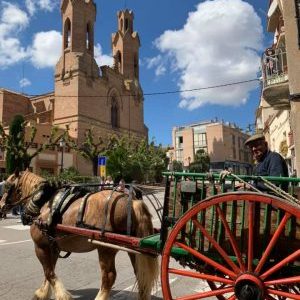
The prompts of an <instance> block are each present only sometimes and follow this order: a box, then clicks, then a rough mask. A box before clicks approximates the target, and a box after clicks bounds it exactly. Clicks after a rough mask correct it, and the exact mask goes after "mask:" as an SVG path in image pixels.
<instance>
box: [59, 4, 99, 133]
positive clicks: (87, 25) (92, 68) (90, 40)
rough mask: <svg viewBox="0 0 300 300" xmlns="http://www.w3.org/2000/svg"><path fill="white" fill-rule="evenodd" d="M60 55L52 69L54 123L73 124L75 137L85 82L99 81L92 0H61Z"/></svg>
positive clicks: (94, 12)
mask: <svg viewBox="0 0 300 300" xmlns="http://www.w3.org/2000/svg"><path fill="white" fill-rule="evenodd" d="M61 14H62V55H61V57H60V59H59V61H58V63H57V64H56V69H55V106H54V124H55V125H58V126H61V127H64V126H65V125H66V124H70V123H72V124H73V125H72V128H73V131H72V130H71V131H70V133H72V135H73V136H74V137H75V138H76V137H77V133H76V131H78V121H79V120H78V115H79V113H80V112H79V109H80V102H82V98H81V97H82V94H83V93H85V89H86V86H87V82H88V83H89V84H91V82H93V81H94V80H96V79H98V78H99V68H98V65H97V63H96V61H95V59H94V26H95V21H96V4H95V3H94V1H93V0H62V2H61Z"/></svg>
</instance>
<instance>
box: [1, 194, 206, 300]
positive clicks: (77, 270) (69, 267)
mask: <svg viewBox="0 0 300 300" xmlns="http://www.w3.org/2000/svg"><path fill="white" fill-rule="evenodd" d="M159 196H160V197H159V198H161V197H162V194H160V195H159ZM148 206H150V205H148ZM150 210H151V211H152V214H153V220H154V224H155V226H159V220H158V217H157V216H155V212H153V209H152V208H151V209H150ZM0 263H1V267H0V299H1V300H29V299H31V298H32V296H33V294H34V291H35V290H36V289H37V288H39V287H40V285H41V283H42V281H43V278H44V277H43V272H42V268H41V265H40V263H39V261H38V260H37V258H36V256H35V253H34V246H33V243H32V241H31V237H30V233H29V227H28V226H23V225H22V224H21V223H20V219H19V218H18V217H15V216H12V215H11V214H9V215H8V216H7V219H5V220H1V221H0ZM116 269H117V279H116V282H115V284H114V287H113V290H112V293H111V297H110V299H118V300H121V299H127V300H131V299H136V293H135V291H134V290H133V287H134V283H135V276H134V273H133V269H132V266H131V263H130V260H129V257H128V255H127V253H125V252H122V251H120V252H119V253H118V254H117V257H116ZM56 273H57V275H58V276H59V278H60V279H61V280H62V282H63V283H64V285H65V287H66V288H67V289H68V290H69V291H70V292H71V294H72V295H73V297H74V299H82V300H83V299H85V300H87V299H94V298H95V297H96V295H97V293H98V289H99V287H100V284H101V283H100V270H99V267H98V258H97V252H96V251H93V252H90V253H85V254H76V253H72V254H71V256H70V257H69V258H67V259H59V261H58V264H57V267H56ZM170 281H171V284H172V289H173V288H174V289H175V290H178V291H181V292H182V291H185V293H186V292H187V291H189V290H190V293H195V292H197V290H199V289H201V290H202V289H203V288H204V287H205V286H204V285H203V283H202V282H201V281H199V280H197V282H195V283H194V282H193V281H192V282H190V278H188V279H186V278H182V277H180V278H178V277H174V278H171V280H170ZM51 299H53V298H51ZM159 299H163V297H162V293H161V286H160V278H159V280H158V284H157V287H156V288H155V289H154V290H153V292H152V300H159Z"/></svg>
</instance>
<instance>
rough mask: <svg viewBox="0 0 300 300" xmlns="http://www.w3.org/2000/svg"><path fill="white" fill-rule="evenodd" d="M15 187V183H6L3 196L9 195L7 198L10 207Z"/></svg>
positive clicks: (6, 202) (6, 201)
mask: <svg viewBox="0 0 300 300" xmlns="http://www.w3.org/2000/svg"><path fill="white" fill-rule="evenodd" d="M14 187H15V184H14V183H9V182H6V183H5V185H4V193H3V194H5V193H6V194H7V196H6V198H5V204H6V205H10V204H11V202H12V199H11V195H12V193H13V190H14Z"/></svg>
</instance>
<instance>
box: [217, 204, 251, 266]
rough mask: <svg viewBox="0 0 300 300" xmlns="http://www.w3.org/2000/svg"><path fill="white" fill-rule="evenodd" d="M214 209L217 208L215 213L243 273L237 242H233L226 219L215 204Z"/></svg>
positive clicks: (233, 238)
mask: <svg viewBox="0 0 300 300" xmlns="http://www.w3.org/2000/svg"><path fill="white" fill-rule="evenodd" d="M216 208H217V213H218V215H219V217H220V218H221V221H222V223H223V225H224V228H225V232H226V233H227V235H228V238H229V241H230V244H231V246H232V249H233V251H234V253H235V255H236V258H237V260H238V263H239V265H240V268H241V270H242V271H243V272H244V271H245V266H244V264H243V259H242V254H241V252H240V250H239V247H238V245H237V242H236V240H235V237H234V235H233V234H232V232H231V230H230V228H229V226H228V223H227V221H226V218H225V216H224V214H223V212H222V210H221V208H220V206H219V205H218V204H216Z"/></svg>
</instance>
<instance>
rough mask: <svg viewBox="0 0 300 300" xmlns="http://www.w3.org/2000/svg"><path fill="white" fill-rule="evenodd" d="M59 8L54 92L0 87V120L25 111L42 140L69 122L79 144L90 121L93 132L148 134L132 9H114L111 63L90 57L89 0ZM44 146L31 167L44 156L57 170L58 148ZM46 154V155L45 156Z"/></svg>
mask: <svg viewBox="0 0 300 300" xmlns="http://www.w3.org/2000/svg"><path fill="white" fill-rule="evenodd" d="M61 14H62V53H61V57H60V58H59V61H58V62H57V64H56V68H55V74H54V80H55V83H54V87H55V88H54V92H51V93H48V94H45V95H40V96H38V97H32V98H30V97H26V96H24V95H22V94H18V93H15V92H12V91H8V90H5V89H0V121H1V122H2V124H3V125H4V126H6V125H8V124H9V123H10V121H11V120H12V118H13V116H14V115H16V114H22V115H24V116H25V118H26V119H27V120H29V121H30V122H31V123H32V122H34V124H36V126H37V128H38V130H39V131H41V130H42V131H45V134H43V133H42V132H40V133H39V134H38V138H39V139H40V140H39V141H37V143H43V139H45V138H46V137H47V136H48V135H49V130H50V128H51V127H52V126H57V127H59V128H61V129H62V130H64V129H66V127H68V128H69V134H70V135H71V137H72V138H74V139H75V140H76V141H77V142H78V144H81V143H82V141H83V140H84V134H85V132H86V130H87V129H89V128H91V127H92V128H93V129H94V134H95V136H101V137H102V138H104V139H105V138H107V137H108V136H110V135H111V134H117V135H123V134H128V135H134V136H136V137H137V138H147V136H148V129H147V127H146V126H145V124H144V98H143V91H142V88H141V86H140V82H139V48H140V39H139V35H138V33H137V32H135V31H134V30H133V25H134V14H133V12H132V11H129V10H127V9H126V10H123V11H119V12H118V13H117V24H118V27H117V28H118V29H117V32H115V33H114V34H112V41H111V44H112V54H113V59H114V64H113V66H112V67H110V66H101V67H99V66H98V65H97V63H96V61H95V57H94V31H95V21H96V4H95V3H94V1H93V0H77V1H72V0H63V1H62V3H61ZM44 142H45V141H44ZM47 152H49V153H43V154H42V155H43V159H41V161H39V157H37V158H36V159H35V161H33V162H32V164H33V165H32V168H33V171H35V172H37V173H39V172H40V171H41V170H42V169H43V167H42V166H44V165H45V160H46V161H47V163H46V165H47V167H45V169H47V170H49V171H51V170H50V169H52V171H51V172H52V173H57V172H58V170H59V164H60V163H59V162H60V161H61V159H60V157H59V155H60V154H59V153H53V151H52V152H51V151H47ZM47 155H48V156H49V159H48V160H47V159H45V158H46V157H45V156H47ZM50 157H52V159H50ZM64 158H65V162H64V166H63V167H64V168H67V167H69V166H74V167H75V168H76V169H78V170H79V171H80V173H81V174H84V175H88V174H91V172H92V166H91V165H90V164H88V163H87V162H86V161H85V160H84V159H83V158H81V157H80V156H78V155H76V154H75V153H72V152H69V153H65V157H64ZM0 164H1V157H0ZM2 164H3V159H2ZM51 166H52V167H51ZM0 167H2V168H3V166H1V165H0Z"/></svg>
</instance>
